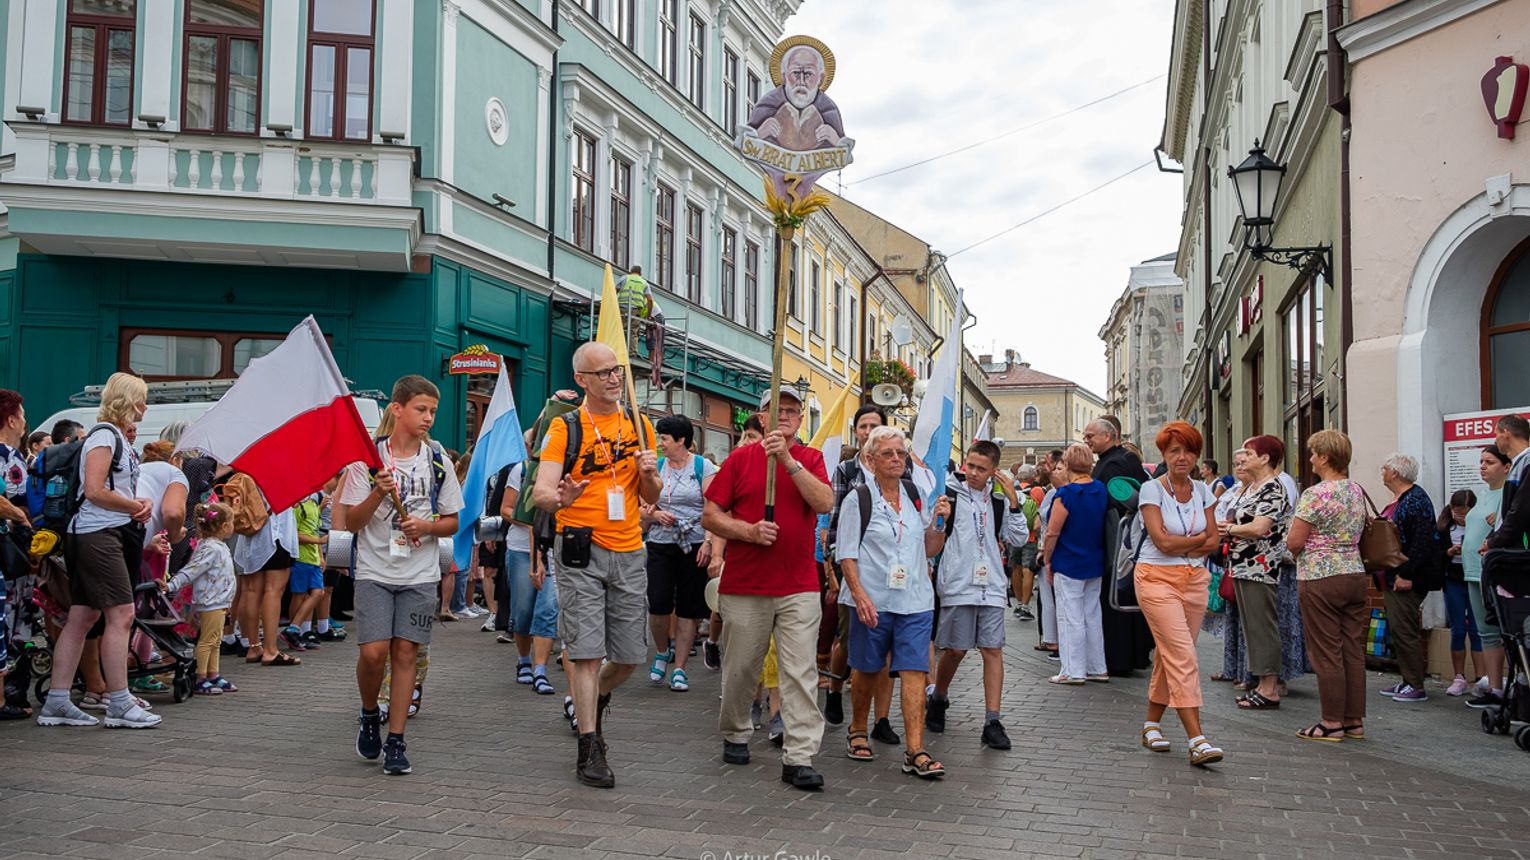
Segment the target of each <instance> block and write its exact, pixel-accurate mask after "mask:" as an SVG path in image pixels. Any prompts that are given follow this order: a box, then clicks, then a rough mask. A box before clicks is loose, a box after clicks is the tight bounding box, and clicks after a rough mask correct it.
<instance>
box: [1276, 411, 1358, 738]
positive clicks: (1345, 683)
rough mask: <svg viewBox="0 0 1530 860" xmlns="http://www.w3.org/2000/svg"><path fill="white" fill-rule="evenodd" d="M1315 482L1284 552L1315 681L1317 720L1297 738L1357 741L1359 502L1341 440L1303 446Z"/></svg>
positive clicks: (1339, 436) (1333, 435)
mask: <svg viewBox="0 0 1530 860" xmlns="http://www.w3.org/2000/svg"><path fill="white" fill-rule="evenodd" d="M1307 452H1308V462H1310V463H1311V464H1312V471H1313V473H1314V474H1316V475H1317V477H1318V480H1319V483H1318V484H1317V485H1316V486H1313V487H1311V488H1310V489H1308V490H1307V491H1306V492H1304V493H1302V497H1301V501H1300V502H1298V503H1297V506H1296V518H1295V519H1293V520H1292V521H1291V531H1290V534H1289V535H1288V536H1287V537H1286V546H1287V547H1288V548H1289V549H1290V551H1291V553H1292V554H1293V555H1295V556H1296V578H1297V588H1298V590H1299V592H1300V597H1301V605H1302V625H1303V628H1304V630H1305V632H1306V637H1307V658H1308V659H1309V660H1311V661H1312V670H1313V672H1314V673H1315V674H1316V675H1317V680H1318V699H1319V701H1320V702H1321V706H1322V719H1321V720H1320V721H1319V722H1317V723H1314V724H1313V725H1311V726H1308V727H1307V728H1305V729H1302V730H1301V731H1299V732H1297V733H1296V734H1297V736H1298V737H1302V738H1306V739H1308V740H1314V741H1341V740H1344V739H1345V738H1351V739H1354V740H1360V739H1362V738H1364V737H1365V631H1366V626H1367V624H1368V623H1369V621H1370V613H1369V612H1368V611H1367V610H1366V606H1365V597H1366V579H1365V566H1364V565H1362V564H1361V563H1360V532H1361V531H1362V530H1363V529H1364V528H1365V500H1364V498H1363V496H1362V495H1361V490H1360V485H1359V484H1356V483H1355V482H1354V481H1351V480H1350V479H1349V460H1350V456H1351V454H1352V452H1353V448H1351V446H1350V441H1349V437H1348V436H1346V435H1344V434H1343V433H1340V432H1339V431H1337V430H1321V431H1318V432H1317V433H1314V434H1312V437H1311V438H1310V439H1308V440H1307Z"/></svg>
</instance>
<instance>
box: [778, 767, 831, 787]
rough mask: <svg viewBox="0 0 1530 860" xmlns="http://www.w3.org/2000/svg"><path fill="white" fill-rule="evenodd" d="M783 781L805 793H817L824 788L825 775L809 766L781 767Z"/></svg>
mask: <svg viewBox="0 0 1530 860" xmlns="http://www.w3.org/2000/svg"><path fill="white" fill-rule="evenodd" d="M781 781H782V782H784V783H786V784H787V785H789V786H791V787H792V788H800V789H802V790H803V791H817V790H818V789H820V788H823V774H820V773H819V772H818V771H816V770H814V769H813V766H812V765H807V764H783V765H781Z"/></svg>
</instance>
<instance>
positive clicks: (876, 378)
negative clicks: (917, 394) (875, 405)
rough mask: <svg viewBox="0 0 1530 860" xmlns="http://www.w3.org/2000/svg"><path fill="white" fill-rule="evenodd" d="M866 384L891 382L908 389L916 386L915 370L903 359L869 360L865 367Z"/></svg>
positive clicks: (905, 389)
mask: <svg viewBox="0 0 1530 860" xmlns="http://www.w3.org/2000/svg"><path fill="white" fill-rule="evenodd" d="M865 376H866V385H868V386H871V385H881V384H883V383H891V384H893V385H896V386H898V387H899V388H902V389H903V390H904V391H908V390H910V389H911V388H913V386H914V370H913V368H911V367H909V366H908V365H907V364H904V363H903V361H902V360H901V359H896V358H894V359H889V360H887V361H868V362H866V368H865Z"/></svg>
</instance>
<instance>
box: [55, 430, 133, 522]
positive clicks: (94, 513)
mask: <svg viewBox="0 0 1530 860" xmlns="http://www.w3.org/2000/svg"><path fill="white" fill-rule="evenodd" d="M118 441H120V442H121V443H122V457H121V458H120V459H119V460H118V461H117V468H116V469H113V470H112V471H111V472H110V473H109V475H108V476H107V479H106V488H107V490H109V491H110V492H113V493H116V494H117V495H119V496H121V497H122V498H124V499H127V500H128V501H132V500H133V499H135V498H137V497H138V489H137V488H138V452H137V451H134V450H133V446H132V445H130V444H128V440H127V437H126V436H124V435H122V430H121V429H119V428H117V427H116V426H114V425H107V426H105V427H100V428H98V429H96V430H94V431H93V432H92V433H91V434H90V435H89V436H87V437H85V444H84V445H83V446H82V447H81V448H80V488H81V490H82V491H83V489H84V487H85V461H86V459H87V458H88V457H89V455H90V452H91V451H94V450H95V449H97V448H105V449H106V456H107V458H108V459H109V458H110V457H111V455H112V450H113V448H115V447H116V445H117V443H118ZM132 521H133V518H132V516H130V515H128V514H123V513H118V512H117V511H109V510H107V509H105V508H100V507H96V506H95V505H94V504H92V503H91V501H90V499H88V498H87V499H85V500H83V501H82V502H81V503H80V510H79V512H78V513H76V514H75V515H74V520H73V521H71V522H70V523H69V530H70V531H71V532H73V533H75V534H77V535H84V534H91V533H92V532H99V531H105V530H106V529H113V528H116V527H117V526H125V525H127V524H128V523H130V522H132Z"/></svg>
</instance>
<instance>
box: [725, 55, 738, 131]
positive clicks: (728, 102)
mask: <svg viewBox="0 0 1530 860" xmlns="http://www.w3.org/2000/svg"><path fill="white" fill-rule="evenodd" d="M722 117H723V131H725V132H727V133H728V134H729V135H734V134H737V133H738V54H735V53H734V52H733V49H732V48H727V47H725V48H723V109H722Z"/></svg>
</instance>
